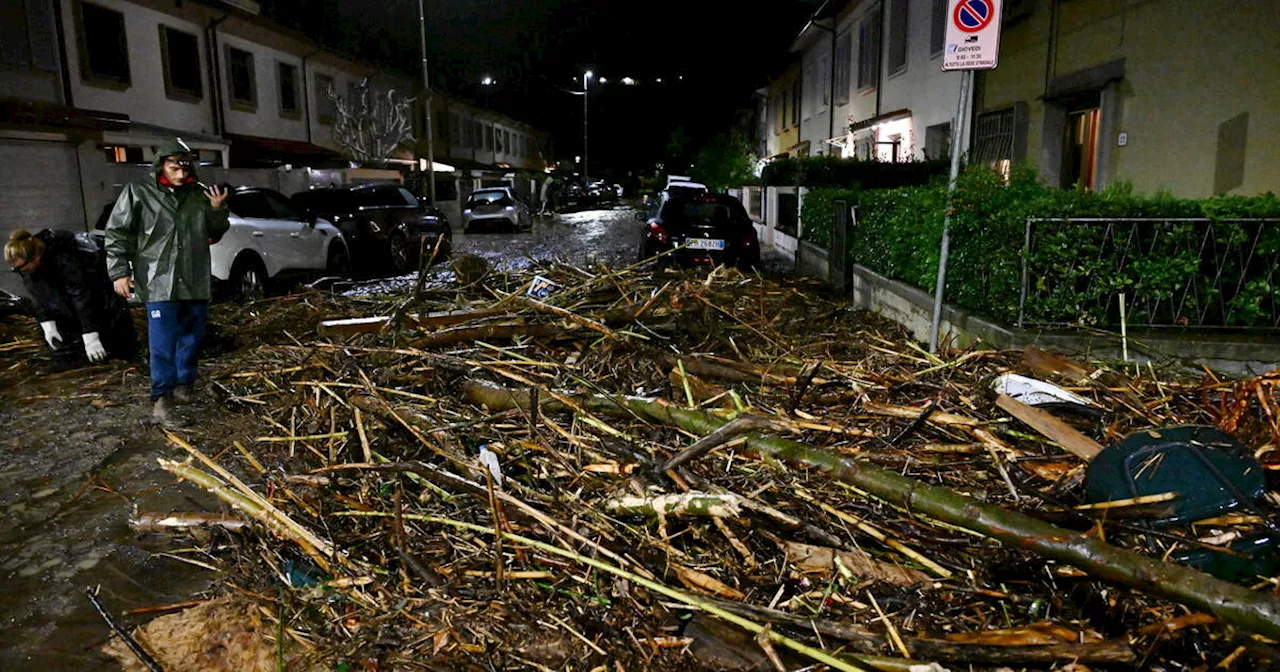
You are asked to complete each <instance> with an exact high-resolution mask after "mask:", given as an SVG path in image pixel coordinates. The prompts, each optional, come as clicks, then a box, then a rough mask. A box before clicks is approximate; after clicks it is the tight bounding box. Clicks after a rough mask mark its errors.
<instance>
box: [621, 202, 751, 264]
mask: <svg viewBox="0 0 1280 672" xmlns="http://www.w3.org/2000/svg"><path fill="white" fill-rule="evenodd" d="M637 219H641V220H643V221H644V222H645V227H644V231H643V233H642V234H641V237H640V258H641V259H648V258H650V257H653V256H655V255H658V254H661V253H662V252H665V251H667V250H670V249H672V248H676V247H681V246H683V247H682V249H680V250H677V251H676V252H673V253H672V254H670V255H667V257H664V259H670V260H671V261H672V262H674V263H678V264H709V265H713V266H715V265H721V264H723V265H725V266H737V267H738V268H742V269H744V270H745V269H750V268H752V267H754V266H756V265H757V264H759V263H760V241H759V239H758V238H757V237H756V229H755V226H753V225H752V223H751V218H750V217H749V216H747V210H746V208H744V207H742V202H741V201H739V200H738V199H736V198H734V197H732V196H726V195H722V194H710V193H700V194H673V193H669V192H663V194H662V197H661V199H660V200H659V201H658V206H657V207H656V208H655V209H654V211H653V214H652V215H651V216H648V217H645V215H644V213H638V214H637Z"/></svg>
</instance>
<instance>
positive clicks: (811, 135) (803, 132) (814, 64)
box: [791, 3, 835, 156]
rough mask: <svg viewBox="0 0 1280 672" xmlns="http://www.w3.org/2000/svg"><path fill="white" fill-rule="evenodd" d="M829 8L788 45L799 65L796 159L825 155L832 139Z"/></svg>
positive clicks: (831, 21)
mask: <svg viewBox="0 0 1280 672" xmlns="http://www.w3.org/2000/svg"><path fill="white" fill-rule="evenodd" d="M833 6H834V5H833V4H832V3H827V4H825V5H823V7H822V8H820V9H819V10H818V12H817V13H815V14H814V15H813V17H812V18H811V19H810V21H809V22H808V23H807V24H805V26H804V28H803V29H801V30H800V34H799V35H798V36H797V37H796V39H795V41H794V42H792V44H791V53H792V55H793V56H794V57H795V58H797V59H798V60H799V63H800V128H799V135H800V138H799V142H800V145H799V149H798V152H797V153H798V154H800V155H807V156H823V155H826V154H827V149H828V147H830V145H829V143H828V142H827V140H828V139H830V138H831V137H832V136H833V135H835V132H834V131H835V126H834V122H835V118H834V117H833V116H832V114H831V93H832V78H831V75H832V70H831V61H832V56H833V55H834V53H835V27H834V25H835V21H834V19H835V16H834V13H833V12H832V11H830V10H831V8H832V7H833Z"/></svg>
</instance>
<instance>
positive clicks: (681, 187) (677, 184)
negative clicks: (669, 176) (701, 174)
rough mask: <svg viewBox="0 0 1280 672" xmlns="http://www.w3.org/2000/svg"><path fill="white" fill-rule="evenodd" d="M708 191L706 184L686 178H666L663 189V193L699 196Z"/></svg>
mask: <svg viewBox="0 0 1280 672" xmlns="http://www.w3.org/2000/svg"><path fill="white" fill-rule="evenodd" d="M708 191H709V189H707V185H705V184H702V183H700V182H690V181H689V180H687V179H680V180H667V186H666V188H665V189H663V193H665V194H672V195H684V196H699V195H701V194H705V193H707V192H708Z"/></svg>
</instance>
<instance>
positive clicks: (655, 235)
mask: <svg viewBox="0 0 1280 672" xmlns="http://www.w3.org/2000/svg"><path fill="white" fill-rule="evenodd" d="M644 233H645V235H646V236H648V237H650V238H652V239H654V240H656V241H658V242H659V243H665V242H667V230H666V229H664V228H662V225H661V224H659V223H657V222H649V225H648V226H646V227H644Z"/></svg>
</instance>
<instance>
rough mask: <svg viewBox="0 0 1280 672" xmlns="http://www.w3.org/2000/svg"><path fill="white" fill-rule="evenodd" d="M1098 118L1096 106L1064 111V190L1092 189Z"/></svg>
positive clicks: (1094, 182) (1095, 173)
mask: <svg viewBox="0 0 1280 672" xmlns="http://www.w3.org/2000/svg"><path fill="white" fill-rule="evenodd" d="M1101 119H1102V110H1101V109H1100V108H1099V107H1089V108H1085V109H1079V110H1076V111H1074V112H1069V113H1067V123H1066V127H1065V129H1064V131H1065V132H1064V133H1063V147H1062V172H1061V173H1060V176H1061V180H1062V187H1063V188H1064V189H1083V190H1084V191H1093V190H1094V189H1095V188H1096V186H1097V174H1098V125H1099V122H1100V121H1101Z"/></svg>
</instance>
